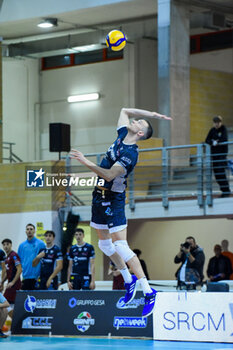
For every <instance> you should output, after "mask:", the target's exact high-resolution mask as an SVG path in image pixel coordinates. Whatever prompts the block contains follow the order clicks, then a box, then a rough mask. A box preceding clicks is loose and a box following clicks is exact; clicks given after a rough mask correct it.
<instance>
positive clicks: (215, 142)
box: [205, 116, 231, 197]
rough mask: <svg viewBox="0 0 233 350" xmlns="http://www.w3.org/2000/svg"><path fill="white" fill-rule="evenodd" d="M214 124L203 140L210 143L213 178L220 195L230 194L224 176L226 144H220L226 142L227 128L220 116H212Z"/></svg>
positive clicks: (226, 195)
mask: <svg viewBox="0 0 233 350" xmlns="http://www.w3.org/2000/svg"><path fill="white" fill-rule="evenodd" d="M213 122H214V126H213V128H211V129H210V131H209V133H208V135H207V137H206V140H205V142H206V143H208V144H209V145H211V154H212V166H213V171H214V175H215V179H216V181H217V183H218V184H219V187H220V190H221V191H222V195H221V197H228V196H229V195H230V193H231V192H230V188H229V183H228V180H227V177H226V172H225V169H226V166H227V153H228V145H227V144H225V145H221V143H222V142H227V141H228V137H227V129H226V127H225V126H224V125H223V124H222V117H220V116H217V117H214V118H213Z"/></svg>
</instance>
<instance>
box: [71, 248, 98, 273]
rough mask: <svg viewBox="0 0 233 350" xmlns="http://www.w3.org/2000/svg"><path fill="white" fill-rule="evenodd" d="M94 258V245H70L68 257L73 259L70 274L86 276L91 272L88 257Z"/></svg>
mask: <svg viewBox="0 0 233 350" xmlns="http://www.w3.org/2000/svg"><path fill="white" fill-rule="evenodd" d="M93 258H95V250H94V247H93V246H92V245H91V244H89V243H85V244H83V245H82V246H79V245H78V244H76V245H72V247H71V248H70V252H69V255H68V259H69V260H72V261H73V265H72V275H82V276H87V275H90V274H91V264H90V259H93Z"/></svg>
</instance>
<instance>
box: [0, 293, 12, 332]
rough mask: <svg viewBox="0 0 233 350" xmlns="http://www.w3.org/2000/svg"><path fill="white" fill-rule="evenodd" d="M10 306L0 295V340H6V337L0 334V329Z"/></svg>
mask: <svg viewBox="0 0 233 350" xmlns="http://www.w3.org/2000/svg"><path fill="white" fill-rule="evenodd" d="M9 306H10V304H9V303H8V301H7V300H6V298H5V297H4V296H3V295H2V293H0V338H7V335H6V334H4V333H3V332H2V327H3V325H4V323H5V321H6V318H7V313H8V311H7V308H8V307H9Z"/></svg>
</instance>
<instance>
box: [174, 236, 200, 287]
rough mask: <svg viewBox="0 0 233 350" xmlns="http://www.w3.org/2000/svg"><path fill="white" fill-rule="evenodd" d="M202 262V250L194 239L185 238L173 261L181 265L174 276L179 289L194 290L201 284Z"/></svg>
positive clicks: (190, 237)
mask: <svg viewBox="0 0 233 350" xmlns="http://www.w3.org/2000/svg"><path fill="white" fill-rule="evenodd" d="M204 262H205V255H204V252H203V249H202V248H200V247H199V246H198V245H197V244H196V241H195V238H194V237H192V236H189V237H187V238H186V240H185V242H184V243H182V244H181V245H180V250H179V252H178V254H177V255H176V256H175V259H174V263H175V264H179V263H182V264H181V266H180V267H179V269H178V270H177V272H176V274H175V276H176V277H177V281H178V287H180V289H187V290H190V289H196V285H198V284H201V283H202V280H203V277H204V276H203V266H204Z"/></svg>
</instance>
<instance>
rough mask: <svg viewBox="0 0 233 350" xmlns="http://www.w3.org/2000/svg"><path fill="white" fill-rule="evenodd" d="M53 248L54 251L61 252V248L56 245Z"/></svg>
mask: <svg viewBox="0 0 233 350" xmlns="http://www.w3.org/2000/svg"><path fill="white" fill-rule="evenodd" d="M53 248H54V250H55V251H56V252H60V251H61V248H59V247H58V245H56V244H54V246H53Z"/></svg>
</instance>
